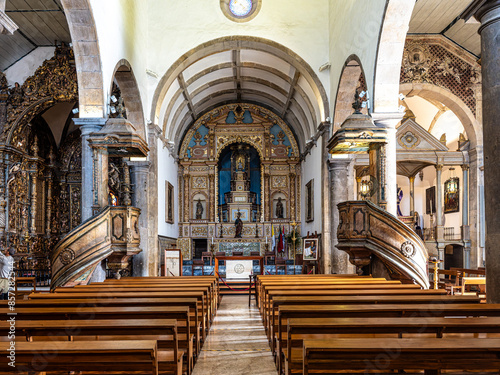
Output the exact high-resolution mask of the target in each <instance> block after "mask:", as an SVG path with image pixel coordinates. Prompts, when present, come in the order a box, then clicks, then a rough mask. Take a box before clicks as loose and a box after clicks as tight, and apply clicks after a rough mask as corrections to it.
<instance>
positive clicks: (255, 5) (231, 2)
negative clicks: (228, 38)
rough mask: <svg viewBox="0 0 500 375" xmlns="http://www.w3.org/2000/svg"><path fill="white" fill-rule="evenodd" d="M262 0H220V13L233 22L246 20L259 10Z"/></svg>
mask: <svg viewBox="0 0 500 375" xmlns="http://www.w3.org/2000/svg"><path fill="white" fill-rule="evenodd" d="M261 2H262V0H220V7H221V9H222V13H224V15H225V16H226V17H227V18H229V19H230V20H231V21H234V22H248V21H250V20H251V19H253V18H254V17H255V16H256V15H257V13H258V12H259V10H260V6H261Z"/></svg>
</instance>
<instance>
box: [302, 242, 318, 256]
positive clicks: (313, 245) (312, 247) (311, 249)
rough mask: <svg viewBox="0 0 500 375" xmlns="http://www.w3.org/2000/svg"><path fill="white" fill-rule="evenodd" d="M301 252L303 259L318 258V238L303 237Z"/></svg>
mask: <svg viewBox="0 0 500 375" xmlns="http://www.w3.org/2000/svg"><path fill="white" fill-rule="evenodd" d="M302 253H303V255H304V257H303V259H304V260H318V239H317V238H304V240H303V250H302Z"/></svg>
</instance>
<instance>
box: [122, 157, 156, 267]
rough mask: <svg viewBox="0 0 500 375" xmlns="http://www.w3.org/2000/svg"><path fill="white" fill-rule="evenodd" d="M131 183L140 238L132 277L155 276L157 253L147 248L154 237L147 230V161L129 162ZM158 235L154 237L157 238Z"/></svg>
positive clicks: (149, 204)
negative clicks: (139, 250)
mask: <svg viewBox="0 0 500 375" xmlns="http://www.w3.org/2000/svg"><path fill="white" fill-rule="evenodd" d="M128 165H129V166H130V167H131V182H132V185H133V186H134V193H135V194H134V195H133V200H132V205H133V206H134V207H137V208H140V209H141V214H140V215H139V234H140V236H141V242H140V248H141V249H142V251H141V252H140V253H139V254H137V255H135V256H134V257H133V274H134V276H157V272H158V271H157V270H158V252H157V251H156V249H154V248H153V249H150V248H149V238H150V237H153V236H154V233H150V229H149V225H148V224H149V209H150V207H152V206H153V205H152V204H151V202H150V200H149V198H150V195H151V193H150V190H149V168H150V166H151V163H150V162H148V161H130V162H128ZM157 236H158V235H156V237H157Z"/></svg>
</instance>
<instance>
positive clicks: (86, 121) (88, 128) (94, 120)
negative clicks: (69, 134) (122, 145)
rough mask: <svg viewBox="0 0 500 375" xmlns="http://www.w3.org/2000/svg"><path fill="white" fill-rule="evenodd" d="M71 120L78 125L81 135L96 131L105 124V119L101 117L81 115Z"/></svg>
mask: <svg viewBox="0 0 500 375" xmlns="http://www.w3.org/2000/svg"><path fill="white" fill-rule="evenodd" d="M73 122H74V123H75V125H76V126H79V127H80V131H81V132H82V136H87V135H89V134H91V133H95V132H98V131H99V130H101V129H102V127H103V126H104V125H105V124H106V119H105V118H102V117H83V118H74V119H73Z"/></svg>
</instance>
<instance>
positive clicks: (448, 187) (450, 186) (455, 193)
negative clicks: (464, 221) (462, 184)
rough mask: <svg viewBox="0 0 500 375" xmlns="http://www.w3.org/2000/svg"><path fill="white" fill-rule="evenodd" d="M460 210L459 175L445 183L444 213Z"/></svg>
mask: <svg viewBox="0 0 500 375" xmlns="http://www.w3.org/2000/svg"><path fill="white" fill-rule="evenodd" d="M458 211H460V188H459V179H458V177H452V178H449V179H448V180H446V182H445V183H444V213H445V214H449V213H452V212H458Z"/></svg>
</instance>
